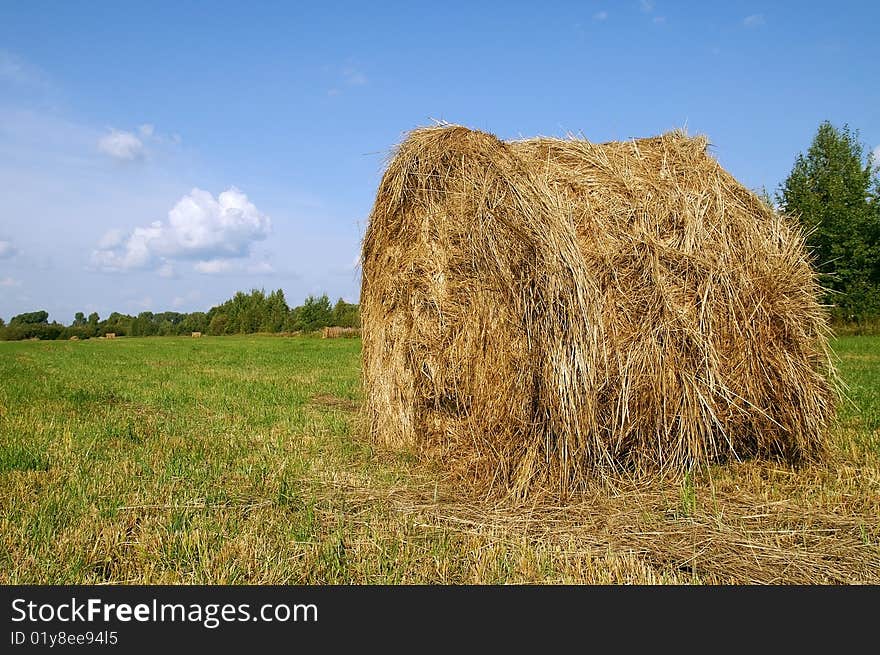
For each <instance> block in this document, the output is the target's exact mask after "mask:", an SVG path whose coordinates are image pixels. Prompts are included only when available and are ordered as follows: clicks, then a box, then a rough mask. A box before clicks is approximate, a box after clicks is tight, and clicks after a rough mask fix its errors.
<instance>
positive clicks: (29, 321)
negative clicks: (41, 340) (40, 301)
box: [9, 310, 49, 325]
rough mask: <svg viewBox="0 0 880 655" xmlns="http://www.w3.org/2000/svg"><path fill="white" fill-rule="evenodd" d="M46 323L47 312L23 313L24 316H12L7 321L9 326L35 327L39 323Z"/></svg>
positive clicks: (47, 319) (47, 318)
mask: <svg viewBox="0 0 880 655" xmlns="http://www.w3.org/2000/svg"><path fill="white" fill-rule="evenodd" d="M48 322H49V312H47V311H45V310H41V311H38V312H25V313H24V314H18V315H16V316H13V317H12V319H10V321H9V325H37V324H40V323H43V324H46V323H48Z"/></svg>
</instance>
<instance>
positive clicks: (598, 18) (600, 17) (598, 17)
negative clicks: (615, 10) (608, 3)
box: [593, 11, 608, 22]
mask: <svg viewBox="0 0 880 655" xmlns="http://www.w3.org/2000/svg"><path fill="white" fill-rule="evenodd" d="M607 18H608V12H607V11H597V12H596V13H595V14H593V20H595V21H599V22H601V21H603V20H605V19H607Z"/></svg>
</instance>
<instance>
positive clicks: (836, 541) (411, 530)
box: [0, 337, 880, 584]
mask: <svg viewBox="0 0 880 655" xmlns="http://www.w3.org/2000/svg"><path fill="white" fill-rule="evenodd" d="M836 351H837V352H838V354H839V356H840V362H839V364H840V367H841V371H842V374H843V378H844V380H845V381H846V383H847V385H848V394H849V397H850V399H851V401H852V402H851V403H848V404H845V405H844V406H843V407H842V408H841V412H840V421H839V425H838V426H836V427H835V429H834V438H835V443H836V446H835V453H834V458H833V461H832V462H830V463H829V464H828V465H823V466H816V467H808V468H806V469H801V470H794V469H788V468H786V467H782V466H780V465H778V464H773V463H762V462H751V463H748V462H747V463H742V464H734V465H729V466H724V467H716V468H714V469H713V470H712V471H709V472H704V473H702V474H697V475H696V476H688V477H687V478H686V479H685V480H684V481H682V482H681V483H680V484H676V483H671V482H668V481H667V482H657V483H654V484H651V485H641V486H632V487H629V486H627V485H625V484H621V486H620V487H618V488H608V487H604V488H602V489H598V488H597V490H596V492H595V494H593V495H591V496H590V497H584V498H583V499H581V500H579V501H576V502H573V503H570V504H568V505H566V506H564V507H558V506H556V505H554V504H552V503H549V502H537V501H532V502H531V504H529V505H522V504H519V505H517V504H514V503H513V502H510V503H499V502H497V501H493V502H490V501H487V500H483V499H480V498H477V497H474V496H473V495H471V494H468V492H467V490H465V489H462V488H461V487H459V486H452V485H450V484H449V483H448V482H446V481H445V479H444V477H443V470H442V464H441V463H434V464H431V463H424V462H419V461H417V459H416V458H415V457H413V456H412V455H410V454H407V453H387V452H377V451H375V450H374V449H373V448H372V447H371V446H370V445H369V444H368V443H367V442H365V441H364V440H363V439H361V438H359V437H358V434H359V431H358V429H357V424H356V420H357V418H356V412H354V411H353V410H354V408H356V406H357V403H358V402H359V400H360V394H361V390H360V369H359V358H360V341H359V340H356V339H330V340H321V339H312V338H277V337H223V338H211V337H205V338H202V339H189V338H148V339H117V340H113V341H110V340H90V341H80V342H22V343H0V583H7V584H8V583H62V584H64V583H104V582H107V583H239V584H269V583H273V584H296V583H306V584H310V583H390V584H405V583H425V582H427V583H510V582H538V583H544V582H590V583H619V582H634V583H655V582H659V583H719V582H721V583H723V582H771V583H772V582H875V583H876V582H878V581H880V573H878V571H880V525H878V522H880V519H878V517H880V338H873V337H845V338H841V339H839V340H838V341H837V342H836Z"/></svg>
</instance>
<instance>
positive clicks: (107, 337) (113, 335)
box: [104, 332, 116, 339]
mask: <svg viewBox="0 0 880 655" xmlns="http://www.w3.org/2000/svg"><path fill="white" fill-rule="evenodd" d="M104 338H105V339H115V338H116V333H115V332H108V333H107V334H105V335H104Z"/></svg>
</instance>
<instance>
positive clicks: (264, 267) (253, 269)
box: [246, 262, 275, 274]
mask: <svg viewBox="0 0 880 655" xmlns="http://www.w3.org/2000/svg"><path fill="white" fill-rule="evenodd" d="M246 270H247V272H248V273H255V274H259V273H274V272H275V267H274V266H272V264H270V263H269V262H256V263H254V264H250V265H249V266H248V267H247V269H246Z"/></svg>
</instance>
